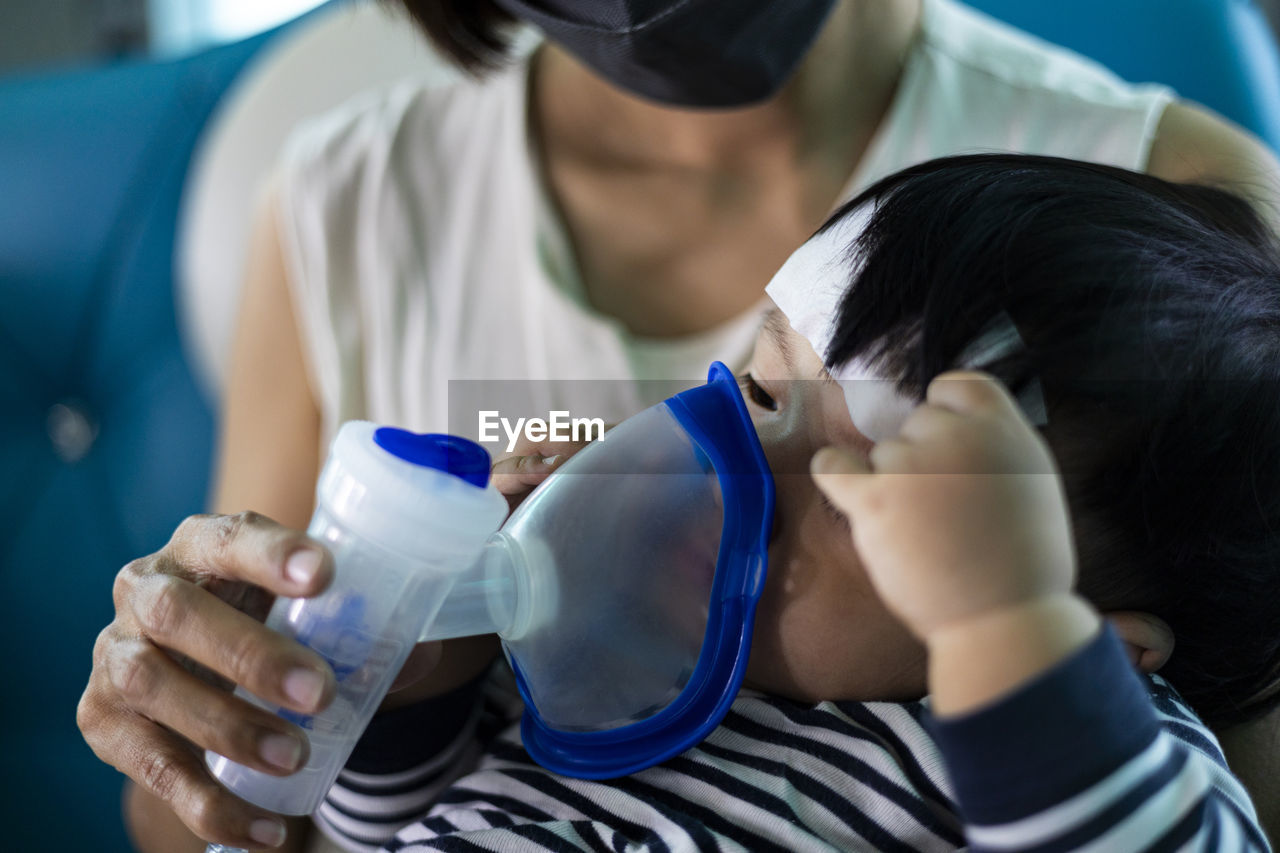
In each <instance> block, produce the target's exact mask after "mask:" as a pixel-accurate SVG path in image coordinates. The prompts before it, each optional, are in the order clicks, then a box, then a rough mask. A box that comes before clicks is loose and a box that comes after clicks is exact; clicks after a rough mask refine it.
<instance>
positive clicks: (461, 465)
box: [373, 427, 489, 489]
mask: <svg viewBox="0 0 1280 853" xmlns="http://www.w3.org/2000/svg"><path fill="white" fill-rule="evenodd" d="M373 442H374V444H376V445H378V446H379V447H381V448H382V449H383V450H385V451H387V452H388V453H390V454H391V455H393V456H395V457H397V458H399V459H403V460H404V461H405V462H411V463H413V464H414V465H420V466H422V467H423V468H434V469H435V470H437V471H445V472H447V473H449V474H452V475H454V476H455V477H459V478H461V479H462V480H464V481H466V482H468V483H470V484H471V485H473V486H478V487H479V488H481V489H483V488H484V487H485V486H487V485H489V453H488V451H486V450H485V449H484V448H483V447H481V446H480V445H478V444H476V443H475V442H474V441H468V440H467V439H465V438H459V437H458V436H456V435H447V434H444V433H417V432H409V431H408V430H405V429H399V428H397V427H379V428H378V429H377V430H376V431H375V432H374V433H373Z"/></svg>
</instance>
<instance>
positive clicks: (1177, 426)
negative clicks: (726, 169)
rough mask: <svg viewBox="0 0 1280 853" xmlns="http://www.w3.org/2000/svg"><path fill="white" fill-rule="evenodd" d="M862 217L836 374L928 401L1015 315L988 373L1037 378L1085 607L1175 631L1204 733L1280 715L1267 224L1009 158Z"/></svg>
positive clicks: (1220, 203) (1041, 162)
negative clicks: (881, 377)
mask: <svg viewBox="0 0 1280 853" xmlns="http://www.w3.org/2000/svg"><path fill="white" fill-rule="evenodd" d="M864 205H871V219H870V223H869V226H868V227H867V229H866V230H865V231H864V232H863V233H862V234H861V235H860V236H859V237H858V238H857V239H856V241H855V243H854V245H853V246H852V247H851V248H850V251H851V253H852V259H853V262H854V264H855V265H854V266H853V268H854V269H856V270H857V272H856V273H855V276H854V281H853V282H852V286H851V287H850V289H849V290H848V292H847V293H846V294H845V296H844V298H843V301H842V303H841V305H840V308H839V316H838V321H837V333H836V335H835V337H834V339H833V342H832V345H831V350H830V351H829V352H828V353H826V354H825V357H826V361H827V364H828V366H829V367H833V368H834V367H836V366H839V365H842V364H844V363H846V362H847V361H849V360H851V359H853V358H855V357H862V358H864V359H868V360H870V362H871V363H872V364H874V365H877V366H878V367H879V368H880V369H881V370H883V371H885V375H887V376H889V377H891V378H893V379H894V380H896V381H897V382H898V383H899V387H900V388H901V389H902V390H904V391H906V392H908V393H910V394H914V395H917V396H921V395H923V392H924V389H925V387H926V386H927V384H928V382H929V381H930V380H931V379H932V378H933V377H934V376H936V375H938V374H939V373H942V372H944V371H946V370H948V369H950V368H951V367H953V366H954V365H955V363H956V360H957V358H958V357H959V356H960V355H961V353H962V352H963V351H964V349H965V347H966V346H967V345H968V344H970V343H971V342H972V341H974V340H975V339H976V338H978V337H979V336H980V335H981V334H982V333H983V332H984V330H986V329H988V328H990V327H991V324H993V323H997V322H999V318H1001V317H1006V318H1011V319H1012V321H1013V323H1014V326H1015V327H1016V328H1017V330H1018V333H1019V334H1020V336H1021V338H1022V340H1023V342H1024V343H1025V348H1024V349H1023V350H1022V351H1021V352H1017V353H1011V354H1005V355H1003V356H997V360H996V361H994V362H992V363H987V364H982V365H980V366H979V367H980V369H982V370H985V371H987V372H989V373H992V374H994V375H995V376H997V377H998V378H1000V379H1001V380H1002V381H1004V382H1005V383H1006V384H1007V385H1009V386H1010V388H1011V389H1013V390H1014V391H1015V392H1017V391H1018V390H1020V389H1022V388H1023V387H1024V386H1025V385H1026V384H1027V383H1029V382H1032V381H1038V382H1039V383H1040V386H1041V390H1042V393H1043V396H1044V398H1045V403H1046V405H1047V409H1048V424H1047V426H1045V427H1044V429H1043V433H1044V435H1045V438H1046V439H1047V440H1048V441H1049V443H1050V446H1051V447H1052V448H1053V450H1054V455H1055V457H1056V458H1057V460H1058V463H1059V467H1060V469H1061V470H1062V473H1063V478H1064V484H1065V486H1066V491H1067V495H1068V501H1069V503H1070V505H1071V511H1072V517H1073V522H1074V525H1075V530H1076V541H1077V548H1078V552H1079V557H1080V588H1081V592H1082V593H1083V594H1084V595H1086V596H1087V597H1088V598H1090V599H1091V600H1092V601H1093V602H1094V603H1095V604H1096V605H1097V606H1099V607H1100V608H1102V609H1104V610H1119V609H1136V610H1145V611H1148V612H1151V613H1154V614H1155V615H1157V616H1160V617H1161V618H1163V619H1164V620H1165V621H1167V622H1168V623H1169V624H1170V626H1171V627H1172V628H1173V631H1174V635H1175V638H1176V644H1175V648H1174V651H1173V655H1172V657H1171V658H1170V660H1169V662H1168V664H1167V665H1166V667H1165V669H1164V670H1162V674H1163V675H1165V676H1166V677H1167V678H1168V679H1169V680H1170V682H1171V683H1172V684H1173V685H1174V686H1175V687H1177V688H1178V689H1179V690H1180V691H1181V692H1182V693H1183V695H1184V696H1185V697H1186V698H1187V701H1188V702H1190V703H1191V705H1192V706H1193V707H1194V708H1196V710H1197V711H1198V712H1199V713H1200V714H1201V715H1202V716H1203V717H1204V718H1205V720H1206V722H1209V723H1210V724H1211V725H1217V726H1221V725H1230V724H1233V723H1236V722H1242V721H1244V720H1247V719H1251V718H1253V717H1257V716H1260V715H1262V714H1263V713H1265V712H1266V711H1268V710H1270V709H1271V708H1273V707H1276V706H1277V705H1280V690H1277V689H1276V688H1277V686H1278V685H1277V682H1278V681H1280V249H1277V246H1276V243H1275V241H1274V237H1273V236H1272V235H1271V234H1270V232H1269V231H1268V230H1267V228H1266V226H1265V225H1264V224H1263V223H1262V221H1261V220H1260V219H1259V217H1258V216H1257V214H1256V213H1255V212H1254V211H1253V210H1252V209H1251V208H1250V207H1249V205H1248V204H1246V203H1245V202H1244V201H1243V200H1241V199H1239V198H1237V197H1236V196H1234V195H1231V194H1229V193H1227V192H1224V191H1221V190H1218V189H1213V188H1210V187H1204V186H1190V185H1180V184H1172V183H1168V182H1166V181H1162V180H1159V179H1157V178H1153V177H1151V176H1149V175H1143V174H1137V173H1134V172H1129V171H1125V170H1122V169H1117V168H1112V167H1108V166H1099V165H1091V164H1085V163H1077V162H1073V161H1067V160H1059V159H1053V158H1045V157H1029V156H1016V155H981V156H968V157H955V158H948V159H944V160H936V161H933V162H930V163H926V164H923V165H920V166H916V167H913V168H910V169H907V170H906V171H903V172H899V173H897V174H896V175H893V176H892V177H889V178H887V179H885V180H883V181H881V182H879V183H878V184H876V185H875V186H873V187H871V188H870V189H868V190H867V191H866V192H864V193H863V194H862V195H861V196H859V197H858V198H856V199H854V200H853V201H852V202H850V203H849V204H848V205H846V206H845V207H844V208H842V209H841V210H840V211H839V212H837V213H836V215H835V216H834V217H833V218H832V221H835V220H837V219H839V218H840V217H843V216H845V215H848V214H849V213H850V212H851V211H853V210H855V209H860V208H862V207H863V206H864ZM829 226H830V223H828V226H824V228H825V227H829Z"/></svg>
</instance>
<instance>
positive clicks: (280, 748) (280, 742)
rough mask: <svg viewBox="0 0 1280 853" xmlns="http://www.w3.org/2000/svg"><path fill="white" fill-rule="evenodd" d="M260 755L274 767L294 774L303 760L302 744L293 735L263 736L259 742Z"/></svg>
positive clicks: (273, 734)
mask: <svg viewBox="0 0 1280 853" xmlns="http://www.w3.org/2000/svg"><path fill="white" fill-rule="evenodd" d="M258 754H259V755H261V756H262V760H263V761H265V762H267V763H268V764H270V765H271V766H272V767H278V768H280V769H281V770H288V771H289V772H291V773H292V772H293V771H294V770H297V769H298V763H299V762H300V761H301V760H302V744H301V742H299V741H298V739H297V738H296V737H293V736H291V735H282V734H275V733H274V732H273V733H272V734H268V735H263V736H262V737H261V738H260V739H259V740H258Z"/></svg>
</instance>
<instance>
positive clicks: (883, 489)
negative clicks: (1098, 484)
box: [812, 372, 1098, 712]
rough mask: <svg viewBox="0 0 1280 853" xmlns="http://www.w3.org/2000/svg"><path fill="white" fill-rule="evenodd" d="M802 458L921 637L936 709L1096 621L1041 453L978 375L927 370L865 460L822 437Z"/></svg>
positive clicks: (1035, 437) (960, 706) (991, 384)
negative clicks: (918, 393) (895, 429)
mask: <svg viewBox="0 0 1280 853" xmlns="http://www.w3.org/2000/svg"><path fill="white" fill-rule="evenodd" d="M812 467H813V473H814V478H815V480H816V482H817V484H818V487H819V488H820V489H822V490H823V491H824V492H825V493H826V494H827V496H828V497H829V498H830V499H831V500H832V501H833V502H834V503H835V504H836V505H837V506H838V507H840V509H842V510H843V511H844V512H845V513H846V514H847V515H848V516H849V519H850V522H851V527H852V531H853V539H854V544H855V546H856V547H857V549H858V552H859V554H860V555H861V557H862V560H863V563H864V564H865V565H866V569H867V572H868V575H869V576H870V578H871V580H872V582H873V583H874V584H875V587H876V590H877V592H878V593H879V595H880V596H881V598H882V599H883V600H884V602H885V604H886V605H887V606H888V607H889V608H890V609H891V610H892V611H893V612H894V613H895V614H896V615H897V616H898V617H899V618H900V619H901V620H902V621H903V622H904V623H905V624H906V625H907V627H908V628H909V629H910V630H911V631H912V632H913V633H915V634H916V635H917V636H918V637H920V639H922V640H923V641H924V642H925V644H926V645H927V646H928V648H929V652H930V687H931V690H932V691H933V693H934V698H935V707H936V708H937V709H939V710H946V711H951V712H958V711H959V710H966V709H968V708H971V707H974V706H976V705H978V704H981V703H982V702H984V701H987V700H989V699H991V698H993V697H994V696H995V695H998V694H999V693H1000V692H1002V691H1004V690H1006V689H1008V688H1009V687H1012V686H1013V685H1015V684H1018V683H1021V681H1022V680H1025V679H1026V678H1027V677H1029V676H1030V675H1033V674H1035V673H1037V672H1039V671H1041V670H1042V669H1044V668H1045V667H1047V666H1048V665H1049V664H1051V663H1053V662H1056V661H1057V660H1058V659H1060V658H1061V657H1063V656H1065V654H1067V653H1068V652H1070V651H1071V650H1073V649H1074V648H1076V647H1078V646H1079V645H1080V644H1081V643H1083V642H1084V641H1085V640H1087V639H1088V637H1089V636H1091V635H1092V634H1093V633H1094V632H1095V631H1096V630H1097V624H1098V620H1097V616H1096V615H1095V614H1093V612H1092V610H1091V609H1090V608H1089V607H1088V605H1086V604H1085V603H1084V602H1083V600H1082V599H1079V598H1078V597H1077V596H1075V595H1074V594H1073V593H1072V587H1073V584H1074V581H1075V550H1074V547H1073V545H1072V539H1071V526H1070V520H1069V515H1068V512H1067V503H1066V496H1065V494H1064V492H1063V488H1062V482H1061V478H1060V477H1059V476H1058V474H1057V470H1056V468H1055V465H1054V461H1053V457H1052V455H1051V454H1050V451H1049V448H1048V446H1047V445H1046V443H1045V442H1044V440H1043V439H1042V438H1041V437H1040V435H1039V434H1038V433H1037V432H1036V431H1035V429H1034V428H1033V427H1032V426H1031V424H1030V423H1029V422H1028V421H1027V420H1026V418H1025V417H1023V415H1022V413H1021V411H1020V410H1019V409H1018V406H1017V403H1016V402H1015V401H1014V399H1013V398H1012V397H1011V396H1010V395H1009V393H1008V392H1007V391H1006V390H1005V389H1004V387H1003V386H1002V385H1000V384H999V383H998V382H997V381H995V380H994V379H992V378H991V377H989V376H986V375H984V374H978V373H970V372H954V373H947V374H944V375H942V376H939V377H938V378H937V379H935V380H934V381H933V382H932V383H931V384H930V385H929V389H928V393H927V397H926V401H925V402H924V403H923V404H922V405H920V406H919V407H918V408H916V409H915V410H914V411H913V412H912V414H911V415H910V417H908V419H907V421H906V423H905V424H904V425H903V427H902V430H901V431H900V433H899V434H898V435H897V436H896V437H894V438H893V439H890V440H887V441H882V442H880V443H878V444H877V445H876V446H875V448H874V449H873V450H872V452H871V454H870V459H869V461H864V460H862V459H860V458H859V457H857V456H856V455H854V454H852V453H849V452H847V451H844V450H839V449H836V448H824V449H823V450H822V451H820V452H819V453H818V454H817V455H815V457H814V460H813V466H812ZM939 678H941V679H942V680H943V681H942V682H940V681H939Z"/></svg>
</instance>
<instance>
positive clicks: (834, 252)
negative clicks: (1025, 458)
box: [765, 205, 1048, 441]
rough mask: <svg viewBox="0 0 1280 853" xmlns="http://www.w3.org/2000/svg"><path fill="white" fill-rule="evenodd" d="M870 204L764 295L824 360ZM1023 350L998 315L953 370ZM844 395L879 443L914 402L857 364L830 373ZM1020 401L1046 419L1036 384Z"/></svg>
mask: <svg viewBox="0 0 1280 853" xmlns="http://www.w3.org/2000/svg"><path fill="white" fill-rule="evenodd" d="M871 213H872V208H871V205H863V206H862V207H860V208H859V209H857V210H855V211H853V212H852V213H850V214H849V215H848V216H846V217H844V218H843V219H841V220H840V221H839V222H836V223H835V224H833V225H832V226H831V227H830V228H828V229H827V230H826V231H824V232H822V233H821V234H817V235H815V236H813V237H811V238H810V239H809V241H808V242H806V243H805V244H804V245H803V246H801V247H800V248H799V249H797V250H796V251H795V252H794V253H793V254H792V255H791V257H790V258H788V259H787V262H786V263H785V264H783V265H782V268H781V269H779V270H778V272H777V273H776V274H775V275H774V277H773V280H772V281H770V282H769V284H768V286H767V287H766V288H765V292H766V293H768V294H769V297H770V298H771V299H772V300H773V302H774V304H775V305H777V306H778V308H779V309H780V310H781V311H782V313H783V314H785V315H786V317H787V320H788V321H789V322H790V323H791V328H793V329H795V330H796V332H797V333H799V334H800V336H801V337H803V338H804V339H805V340H807V341H808V342H809V344H810V345H811V346H812V347H813V349H814V351H815V352H817V353H818V355H819V356H821V357H823V358H824V359H825V357H826V353H827V350H829V349H830V347H831V338H832V336H833V335H834V334H835V329H836V316H837V313H838V312H839V309H840V302H841V301H842V300H843V298H844V295H845V292H846V291H847V290H848V288H849V283H850V282H852V281H853V280H854V278H856V277H857V274H858V269H857V265H856V263H854V261H853V259H851V258H850V257H849V249H850V247H851V246H852V245H853V243H854V241H855V240H856V239H857V238H858V236H859V235H860V234H861V233H862V232H863V230H865V229H866V227H867V224H868V222H870V220H871ZM1023 346H1024V344H1023V341H1022V337H1021V336H1020V335H1019V334H1018V330H1017V328H1016V327H1015V326H1014V324H1013V319H1012V318H1011V317H1009V316H1008V315H1007V314H1000V315H999V316H997V317H996V319H995V320H994V321H993V322H992V324H991V326H990V327H989V328H988V329H987V330H986V331H985V332H984V333H983V334H982V335H980V336H979V337H978V338H977V340H975V341H974V342H973V343H972V344H970V345H969V346H968V347H967V348H966V349H965V351H964V352H962V353H961V354H960V356H959V358H957V359H956V364H955V367H956V368H961V369H964V368H971V367H974V366H976V365H979V364H982V363H985V362H990V361H992V360H994V359H996V358H1000V357H1003V356H1005V355H1008V354H1010V353H1012V352H1016V351H1017V350H1018V349H1020V348H1022V347H1023ZM833 376H834V378H835V380H836V381H837V382H839V383H840V386H841V388H842V390H843V391H844V399H845V405H846V406H847V407H848V409H849V417H850V418H851V419H852V420H853V425H854V427H855V428H856V429H857V430H858V432H860V433H862V434H863V435H865V436H866V437H867V438H869V439H871V440H872V441H883V440H885V439H887V438H891V437H893V436H894V435H896V434H897V433H898V431H899V430H900V429H901V428H902V425H903V423H905V422H906V419H907V416H908V415H910V414H911V410H912V409H914V408H915V406H916V402H915V401H914V400H913V399H912V398H910V397H908V396H906V395H904V394H902V393H901V392H899V391H898V389H897V387H896V383H894V382H893V381H891V380H888V379H886V378H885V377H884V375H883V374H878V373H877V372H876V371H874V370H872V369H871V367H870V365H869V364H868V363H867V362H865V361H863V360H862V359H854V360H853V361H850V362H848V363H846V364H843V365H841V366H840V367H839V368H838V369H837V370H836V371H835V372H834V374H833ZM1018 402H1019V404H1020V405H1021V406H1022V409H1023V411H1024V412H1025V413H1026V415H1027V417H1028V418H1029V419H1030V420H1031V422H1032V423H1034V424H1036V425H1037V426H1043V425H1044V424H1046V423H1047V422H1048V417H1047V414H1046V410H1045V404H1044V395H1043V393H1042V391H1041V388H1040V383H1039V382H1038V381H1034V380H1033V381H1032V382H1030V383H1028V386H1027V388H1026V389H1025V390H1024V391H1023V393H1021V394H1020V395H1019V396H1018Z"/></svg>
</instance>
